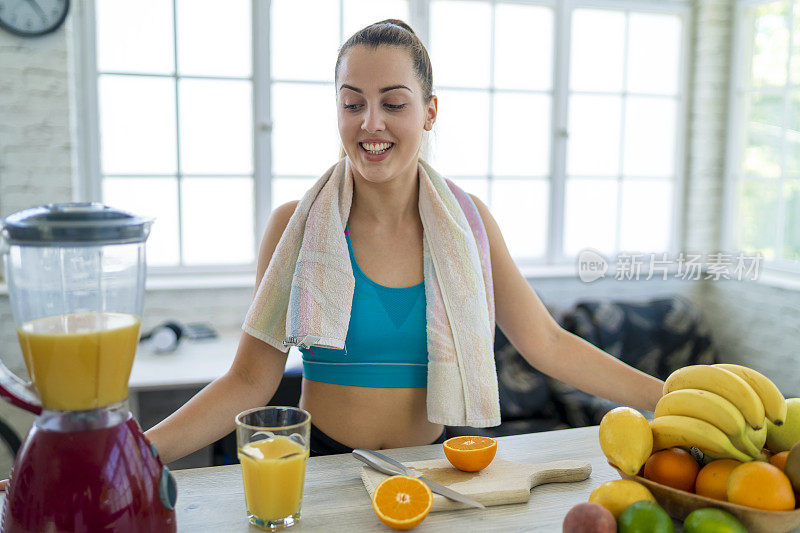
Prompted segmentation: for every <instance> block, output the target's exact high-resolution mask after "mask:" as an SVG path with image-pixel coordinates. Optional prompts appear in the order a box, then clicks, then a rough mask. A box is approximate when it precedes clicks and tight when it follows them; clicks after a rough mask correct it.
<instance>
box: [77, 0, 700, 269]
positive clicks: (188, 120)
mask: <svg viewBox="0 0 800 533" xmlns="http://www.w3.org/2000/svg"><path fill="white" fill-rule="evenodd" d="M92 9H93V15H94V17H93V19H94V22H93V23H92V24H91V26H92V27H93V28H95V29H96V31H95V32H94V33H93V34H92V35H91V38H90V39H89V40H88V43H89V45H87V46H86V48H87V50H86V53H87V61H86V63H87V64H88V65H90V68H89V74H88V75H87V77H86V78H85V79H86V80H87V84H90V83H91V84H95V87H96V98H94V97H93V96H92V95H93V94H94V93H93V90H92V89H91V88H90V90H88V91H87V94H88V95H89V97H88V99H87V101H88V104H89V107H90V108H91V107H92V106H94V109H95V110H96V114H97V117H98V118H97V120H96V121H95V125H94V127H92V125H91V124H90V125H89V128H88V134H87V135H86V137H87V139H85V141H86V142H88V143H89V144H91V145H93V146H94V147H95V149H94V150H93V151H91V150H90V153H93V154H95V156H94V159H95V160H96V161H95V162H94V163H93V164H91V162H90V165H89V168H90V172H89V173H88V174H89V178H88V180H89V185H88V186H87V187H85V190H86V191H88V192H87V196H89V197H90V198H92V199H95V200H102V201H104V202H106V203H109V204H112V205H115V206H118V207H122V208H128V209H131V210H133V211H136V212H139V213H142V214H147V215H150V216H155V217H156V218H157V223H156V224H155V225H154V227H153V231H152V234H151V238H150V240H149V241H148V254H149V263H150V265H151V266H155V267H156V268H157V269H158V268H160V269H161V270H169V269H176V268H177V269H179V270H180V271H191V270H200V269H203V268H205V269H207V270H211V271H223V270H224V271H231V270H236V269H240V270H242V271H247V270H252V264H253V262H254V261H255V253H256V250H257V246H258V241H259V238H260V235H261V232H262V231H263V225H264V223H265V221H266V218H267V216H268V213H269V211H270V210H271V209H272V208H273V207H275V206H277V205H280V204H282V203H284V202H286V201H289V200H292V199H298V198H300V196H302V194H303V193H304V192H305V190H306V189H307V188H308V187H309V186H310V185H311V184H312V183H313V182H314V180H316V179H317V178H318V177H319V176H320V175H321V174H322V173H323V172H324V171H325V170H326V169H327V168H328V167H330V165H331V164H332V163H333V161H334V160H335V159H336V158H337V157H338V150H339V141H338V135H337V129H336V113H335V106H334V105H333V103H334V99H335V93H334V87H333V68H334V64H335V61H336V54H337V49H338V47H339V45H340V44H341V43H342V42H343V41H344V40H345V39H346V38H347V37H349V36H350V35H351V34H352V33H353V32H354V31H356V30H357V29H359V28H361V27H363V26H365V25H367V24H369V23H371V22H374V21H377V20H381V19H385V18H400V19H403V20H407V21H409V23H410V24H411V25H412V27H414V28H415V29H417V31H418V34H419V35H420V38H421V39H422V40H423V42H426V44H427V46H428V50H429V51H430V54H431V59H432V62H433V69H434V92H435V94H437V95H438V97H439V118H438V120H437V124H436V126H435V127H434V131H433V135H432V138H431V140H430V141H431V142H430V144H431V146H430V154H431V155H430V158H431V163H432V164H433V165H434V166H435V167H436V168H437V169H438V170H440V172H442V174H444V175H446V176H448V177H450V178H452V179H454V180H455V181H456V182H457V183H458V184H459V185H460V186H462V187H463V188H464V189H465V190H467V191H468V192H471V193H473V194H476V195H477V196H479V197H480V198H482V199H483V200H484V201H485V202H486V203H487V204H488V205H489V207H490V209H491V210H492V213H493V214H494V216H495V218H496V219H497V220H498V222H499V224H500V226H501V229H502V230H503V234H504V237H505V239H506V242H507V243H508V245H509V248H510V250H511V253H512V255H514V257H515V258H516V259H517V260H518V261H519V262H521V263H535V264H557V263H564V262H569V261H572V259H573V257H574V255H575V254H576V253H577V252H578V251H579V250H580V249H582V248H584V247H593V248H596V249H598V250H600V251H601V252H604V253H608V254H611V253H615V252H618V251H621V250H626V251H641V252H660V251H669V250H673V249H674V248H675V246H676V245H677V243H675V242H674V232H673V231H672V227H673V225H674V220H675V213H676V212H677V207H678V206H677V204H676V202H675V201H674V200H673V198H676V197H678V193H679V185H680V180H679V176H680V175H681V172H682V165H681V164H680V161H681V157H682V153H683V151H682V146H681V142H679V141H680V139H682V138H683V133H684V128H685V118H684V112H683V109H684V107H685V106H684V100H685V94H684V85H685V75H684V63H685V61H684V57H685V54H686V51H685V42H686V38H685V32H686V28H687V27H688V24H687V20H688V19H687V17H688V2H681V1H674V2H655V1H652V0H630V1H628V2H625V1H622V2H620V1H616V2H613V3H610V4H609V5H605V3H604V2H602V1H590V2H583V3H581V2H555V1H549V0H532V1H521V0H516V1H513V2H512V1H507V2H504V1H496V0H495V1H491V0H380V1H379V0H340V1H339V2H333V1H331V0H272V1H271V2H266V1H262V0H255V1H251V0H235V1H231V2H227V3H226V4H225V8H224V9H220V8H219V4H211V2H209V1H208V0H202V1H201V0H170V1H168V0H95V1H94V2H93V3H90V11H91V10H92ZM309 14H313V16H310V15H309ZM89 18H90V19H91V18H92V17H91V16H90V17H89ZM254 21H255V22H254ZM90 115H91V113H90Z"/></svg>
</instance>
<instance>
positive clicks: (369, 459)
mask: <svg viewBox="0 0 800 533" xmlns="http://www.w3.org/2000/svg"><path fill="white" fill-rule="evenodd" d="M353 457H355V458H356V459H358V460H359V461H361V462H362V463H366V464H367V465H369V466H371V467H372V468H374V469H375V470H377V471H379V472H383V473H384V474H389V475H394V474H401V475H405V476H411V477H415V478H417V479H419V480H420V481H422V482H423V483H425V484H426V485H428V487H429V488H430V489H431V490H432V491H433V492H435V493H436V494H441V495H442V496H444V497H445V498H449V499H451V500H454V501H457V502H461V503H465V504H467V505H469V506H472V507H477V508H478V509H485V508H486V506H485V505H483V504H482V503H480V502H479V501H476V500H473V499H472V498H470V497H469V496H465V495H464V494H461V493H460V492H458V491H455V490H453V489H451V488H450V487H445V486H444V485H442V484H440V483H437V482H435V481H431V480H430V479H427V478H424V477H422V475H421V474H420V473H419V472H417V471H416V470H414V469H412V468H409V467H407V466H406V465H404V464H403V463H401V462H399V461H395V460H394V459H392V458H391V457H387V456H385V455H383V454H382V453H378V452H374V451H372V450H365V449H363V448H356V449H355V450H353Z"/></svg>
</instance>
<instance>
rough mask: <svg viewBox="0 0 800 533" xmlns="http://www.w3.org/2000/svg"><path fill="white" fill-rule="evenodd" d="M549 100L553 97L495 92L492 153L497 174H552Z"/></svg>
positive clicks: (494, 169) (494, 170)
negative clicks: (550, 171) (550, 172)
mask: <svg viewBox="0 0 800 533" xmlns="http://www.w3.org/2000/svg"><path fill="white" fill-rule="evenodd" d="M550 102H551V100H550V96H548V95H543V94H507V93H506V94H504V93H496V94H495V97H494V128H493V129H494V136H493V146H494V148H493V150H494V151H493V153H492V166H493V167H494V168H493V172H494V173H495V174H499V175H507V176H509V175H510V176H530V175H534V176H545V175H547V174H549V169H550Z"/></svg>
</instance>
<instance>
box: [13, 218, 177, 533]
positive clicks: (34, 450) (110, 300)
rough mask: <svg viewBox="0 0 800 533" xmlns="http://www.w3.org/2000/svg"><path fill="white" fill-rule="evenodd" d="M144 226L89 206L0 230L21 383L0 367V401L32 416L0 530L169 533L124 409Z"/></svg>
mask: <svg viewBox="0 0 800 533" xmlns="http://www.w3.org/2000/svg"><path fill="white" fill-rule="evenodd" d="M151 224H152V219H147V218H142V217H139V216H136V215H133V214H131V213H127V212H124V211H120V210H116V209H113V208H110V207H107V206H104V205H102V204H97V203H66V204H50V205H46V206H40V207H34V208H31V209H26V210H24V211H20V212H18V213H14V214H13V215H10V216H8V217H6V218H5V219H3V220H2V221H0V230H1V231H0V252H2V254H3V256H4V259H5V264H6V273H7V276H6V279H7V282H8V293H9V300H10V303H11V309H12V313H13V315H14V323H15V326H16V329H17V337H18V339H19V342H20V346H21V348H22V354H23V358H24V361H25V366H26V367H27V369H28V374H29V376H30V379H31V382H30V383H28V382H26V381H23V380H22V379H20V378H19V377H17V376H16V375H14V374H13V373H11V372H10V371H9V370H8V368H6V367H5V365H3V364H2V363H0V395H2V396H3V398H5V399H6V400H7V401H9V402H10V403H12V404H14V405H16V406H18V407H22V408H23V409H26V410H28V411H30V412H32V413H34V414H37V415H39V416H38V418H37V419H36V420H35V422H34V424H33V427H32V428H31V430H30V432H29V433H28V436H27V438H26V439H25V442H24V443H23V445H22V448H20V451H19V453H18V454H17V457H16V460H15V462H14V466H13V468H12V471H11V476H10V480H9V483H8V486H7V489H6V497H5V506H4V509H3V514H2V526H1V527H2V531H9V532H11V531H21V532H22V531H24V532H45V531H46V532H51V531H53V532H56V531H59V532H60V531H74V532H83V531H125V532H127V531H130V532H140V531H148V532H171V531H176V520H175V511H174V506H175V500H176V498H177V488H176V484H175V480H174V478H173V477H172V474H171V473H170V471H169V469H168V468H167V467H166V466H164V465H163V464H162V463H161V460H160V458H159V457H158V451H157V450H156V448H155V446H153V445H152V444H151V443H150V442H149V441H148V440H147V439H146V438H145V436H144V434H143V433H142V430H141V428H140V427H139V424H138V423H137V422H136V420H134V418H133V417H132V416H131V413H130V412H129V410H128V403H127V398H128V378H129V377H130V371H131V366H132V364H133V357H134V354H135V353H136V346H137V344H138V341H139V327H140V320H141V316H142V304H143V299H144V282H145V272H146V266H145V241H146V239H147V236H148V234H149V233H150V225H151Z"/></svg>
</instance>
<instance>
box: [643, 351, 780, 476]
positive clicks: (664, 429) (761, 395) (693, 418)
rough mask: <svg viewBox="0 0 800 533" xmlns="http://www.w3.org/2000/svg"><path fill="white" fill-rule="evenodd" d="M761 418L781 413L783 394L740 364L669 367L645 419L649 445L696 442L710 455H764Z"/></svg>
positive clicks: (764, 433) (747, 458)
mask: <svg viewBox="0 0 800 533" xmlns="http://www.w3.org/2000/svg"><path fill="white" fill-rule="evenodd" d="M765 419H769V420H770V422H772V423H773V424H775V425H778V426H779V425H781V424H783V421H784V420H785V419H786V399H785V398H784V397H783V394H781V391H780V390H778V387H776V386H775V384H774V383H773V382H772V381H770V380H769V379H768V378H767V377H766V376H764V375H763V374H761V373H759V372H756V371H755V370H753V369H751V368H747V367H744V366H740V365H729V364H718V365H693V366H687V367H684V368H680V369H678V370H676V371H675V372H673V373H672V374H671V375H670V376H669V377H668V378H667V380H666V381H665V382H664V395H663V396H662V398H661V399H660V400H659V402H658V405H657V406H656V411H655V418H654V419H653V421H652V422H650V427H651V429H652V431H653V451H656V450H661V449H664V448H671V447H673V446H683V447H689V446H694V447H696V448H699V449H700V450H701V451H702V452H703V453H704V454H705V455H706V456H708V457H710V458H712V459H723V458H726V459H736V460H737V461H743V462H746V461H752V460H754V459H759V460H766V457H765V456H764V454H763V453H762V452H761V448H762V447H763V446H764V441H765V440H766V437H767V428H766V423H765Z"/></svg>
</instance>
